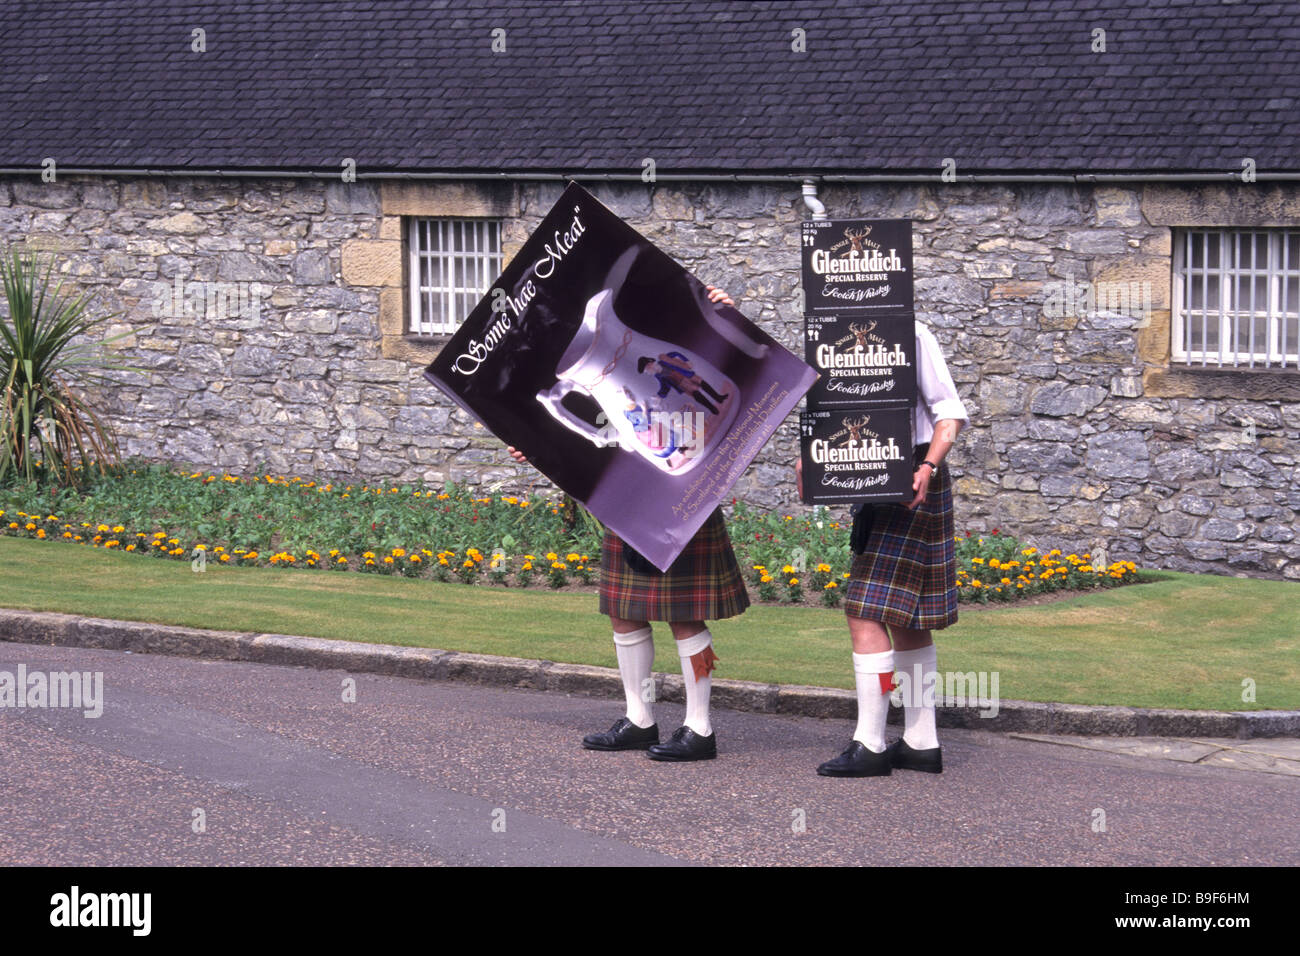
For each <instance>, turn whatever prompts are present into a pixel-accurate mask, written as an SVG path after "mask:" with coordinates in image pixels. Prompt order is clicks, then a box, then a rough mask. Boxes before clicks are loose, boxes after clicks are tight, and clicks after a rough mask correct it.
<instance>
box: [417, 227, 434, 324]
mask: <svg viewBox="0 0 1300 956" xmlns="http://www.w3.org/2000/svg"><path fill="white" fill-rule="evenodd" d="M422 225H423V227H424V228H423V229H422V230H421V231H422V232H423V234H424V243H423V244H422V245H421V247H420V257H421V258H422V259H423V260H424V267H425V269H426V270H427V271H428V275H429V285H428V286H427V287H426V288H425V290H424V315H422V316H420V332H421V333H422V334H424V335H428V334H430V333H431V332H432V331H433V287H434V275H433V227H432V224H431V223H430V222H429V221H428V220H427V219H426V220H425V221H424V222H423V223H422Z"/></svg>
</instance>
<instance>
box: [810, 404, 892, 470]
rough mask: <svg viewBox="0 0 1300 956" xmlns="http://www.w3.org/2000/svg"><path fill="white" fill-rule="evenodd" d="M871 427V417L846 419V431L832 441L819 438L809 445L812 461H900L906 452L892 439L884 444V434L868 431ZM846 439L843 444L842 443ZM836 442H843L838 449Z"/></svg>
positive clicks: (831, 438) (842, 422) (842, 420)
mask: <svg viewBox="0 0 1300 956" xmlns="http://www.w3.org/2000/svg"><path fill="white" fill-rule="evenodd" d="M870 423H871V416H870V415H862V416H860V417H858V418H856V419H854V418H844V419H841V420H840V424H842V425H843V426H844V427H843V428H842V429H840V430H839V431H837V432H835V434H833V435H831V436H830V437H829V438H815V439H813V440H812V442H811V443H810V444H809V448H808V450H809V452H810V453H811V455H812V460H813V461H815V462H817V464H819V465H821V464H826V463H828V462H830V463H834V462H853V461H897V460H899V459H901V458H902V457H903V449H901V448H899V447H898V443H897V442H895V441H894V439H893V437H892V436H891V437H890V438H889V440H888V441H885V442H881V440H880V434H879V433H878V432H875V431H872V430H871V429H870V428H868V427H867V425H869V424H870ZM841 439H842V440H841ZM836 442H839V444H838V445H837V444H836Z"/></svg>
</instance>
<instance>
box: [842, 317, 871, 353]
mask: <svg viewBox="0 0 1300 956" xmlns="http://www.w3.org/2000/svg"><path fill="white" fill-rule="evenodd" d="M875 327H876V323H875V320H872V322H871V323H870V324H869V325H867V326H866V327H865V328H864V327H863V326H861V325H859V324H858V323H857V322H850V323H849V331H850V332H852V333H853V338H854V339H855V342H854V347H855V348H860V349H865V348H866V347H867V337H868V336H869V335H870V334H871V330H872V329H874V328H875Z"/></svg>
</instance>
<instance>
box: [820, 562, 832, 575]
mask: <svg viewBox="0 0 1300 956" xmlns="http://www.w3.org/2000/svg"><path fill="white" fill-rule="evenodd" d="M830 569H831V566H830V565H829V564H825V563H823V564H819V565H817V570H818V571H820V572H821V573H822V574H827V573H829V571H830Z"/></svg>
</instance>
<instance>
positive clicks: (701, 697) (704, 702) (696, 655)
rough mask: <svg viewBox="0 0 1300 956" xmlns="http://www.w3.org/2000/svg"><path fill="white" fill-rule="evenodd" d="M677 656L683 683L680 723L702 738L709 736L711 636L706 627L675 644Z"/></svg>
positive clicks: (711, 731) (711, 680) (711, 729)
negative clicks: (683, 712)
mask: <svg viewBox="0 0 1300 956" xmlns="http://www.w3.org/2000/svg"><path fill="white" fill-rule="evenodd" d="M677 656H678V657H680V658H681V659H682V680H683V681H684V682H685V684H686V720H685V721H684V723H685V724H686V726H687V727H689V728H691V730H693V731H695V732H696V733H697V734H699V735H700V736H702V737H707V736H709V734H711V733H713V725H712V724H710V723H709V693H710V692H711V691H712V690H713V678H712V677H710V676H709V673H710V671H712V670H713V662H714V661H716V660H717V657H716V655H714V653H713V635H712V634H710V633H709V629H708V628H707V627H706V628H705V629H704V630H702V631H700V633H698V634H694V635H692V636H691V637H688V638H686V639H685V640H682V641H678V642H677Z"/></svg>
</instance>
